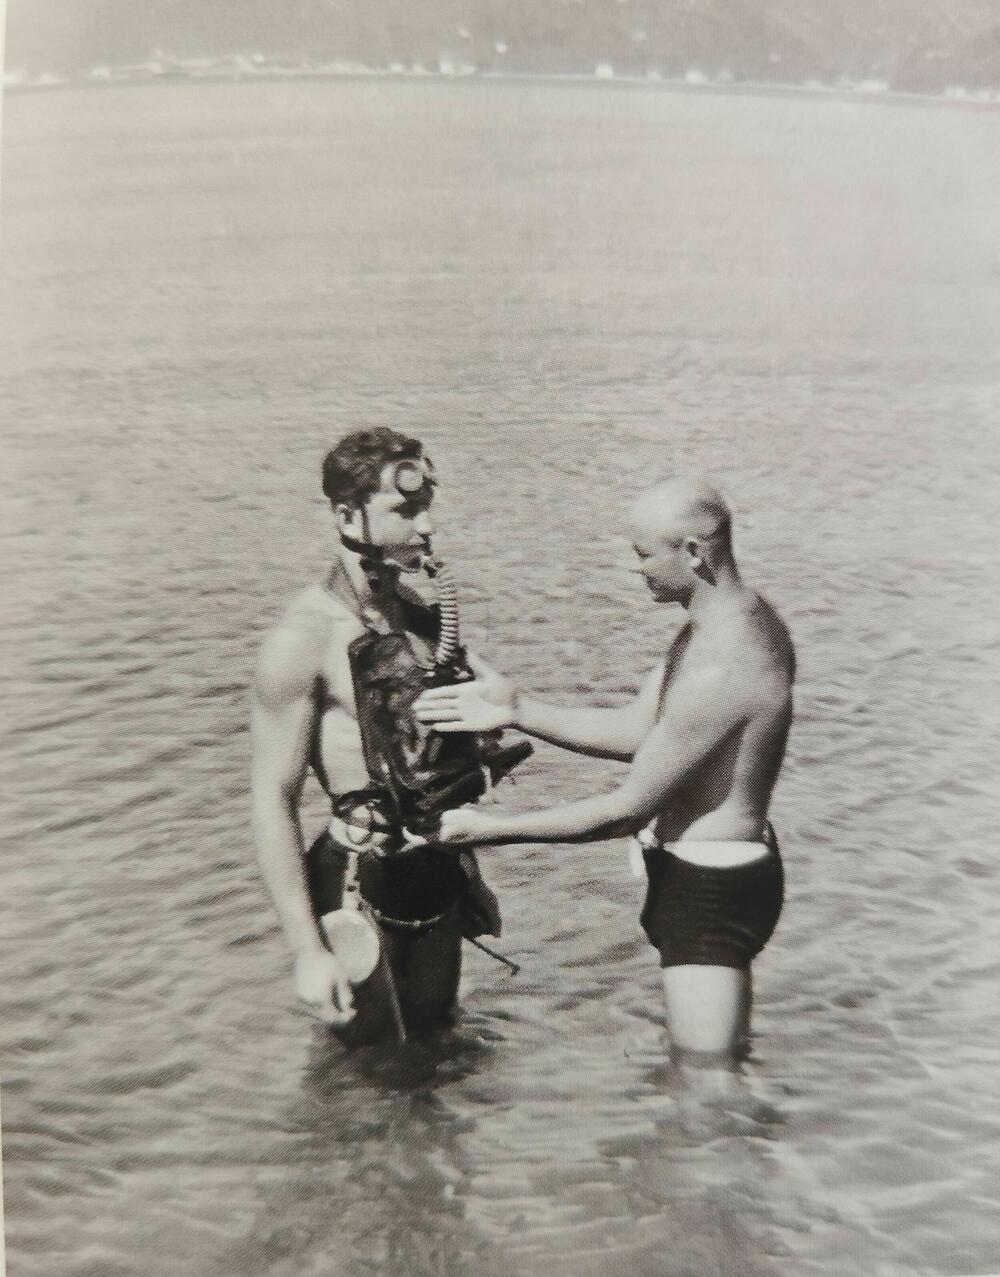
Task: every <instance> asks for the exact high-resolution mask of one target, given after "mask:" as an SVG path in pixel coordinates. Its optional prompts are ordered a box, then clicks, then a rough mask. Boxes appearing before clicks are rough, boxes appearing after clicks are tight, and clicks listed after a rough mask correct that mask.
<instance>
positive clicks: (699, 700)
mask: <svg viewBox="0 0 1000 1277" xmlns="http://www.w3.org/2000/svg"><path fill="white" fill-rule="evenodd" d="M671 702H672V703H671ZM671 702H668V709H667V710H666V712H665V713H664V715H663V717H662V718H661V719H660V720H659V722H657V723H656V724H655V726H654V727H653V729H652V731H651V732H650V733H649V735H648V736H647V738H646V740H645V741H644V742H643V744H642V746H641V748H640V749H639V751H638V753H637V754H636V756H635V761H634V762H633V764H632V767H631V768H630V770H629V773H628V775H627V776H626V778H625V780H624V781H623V783H622V784H621V785H619V786H618V788H616V789H613V790H612V791H611V792H610V793H607V794H599V795H597V796H596V797H594V798H584V799H581V800H580V801H578V802H573V803H565V804H563V805H561V806H559V807H553V808H552V809H551V810H549V811H537V812H527V813H525V814H524V815H506V814H504V813H502V812H501V813H493V814H491V815H487V814H486V813H484V812H480V811H477V810H475V809H474V808H472V807H461V808H459V809H458V810H457V811H451V812H446V813H445V815H444V818H443V819H442V822H441V841H442V842H449V843H457V844H464V843H477V844H478V843H505V842H591V841H594V840H596V839H599V838H606V837H614V836H617V835H620V834H623V833H627V832H631V831H633V830H636V829H639V828H641V827H642V826H643V825H644V824H646V823H647V822H648V821H649V820H650V819H651V818H652V817H653V816H654V815H655V814H656V813H657V812H659V811H662V810H663V808H664V807H665V806H666V805H667V803H668V802H669V801H670V798H671V797H672V796H673V794H674V793H676V791H677V790H678V789H679V788H680V787H681V786H682V785H683V784H684V783H685V782H686V781H687V780H688V779H689V778H690V777H691V776H692V775H693V774H694V773H695V772H696V771H697V770H698V768H699V767H700V766H702V764H703V763H704V762H705V761H706V759H708V758H709V756H710V755H711V754H712V753H713V752H714V751H715V750H716V749H718V748H719V746H720V745H721V744H722V743H723V742H724V741H725V740H726V739H727V738H728V737H729V735H730V734H731V733H732V732H733V731H735V730H736V729H737V728H738V727H740V725H741V724H742V722H743V721H744V719H745V715H746V711H745V709H744V707H743V706H742V705H741V704H740V703H739V702H738V701H737V699H736V698H735V697H734V695H733V689H732V684H731V681H730V680H729V679H727V678H726V677H725V676H724V674H723V672H722V671H720V670H711V671H702V672H700V673H699V674H697V675H694V676H690V677H689V678H687V679H686V680H685V682H684V685H683V686H682V685H681V684H680V683H679V684H678V685H677V686H675V687H674V688H673V689H672V696H671Z"/></svg>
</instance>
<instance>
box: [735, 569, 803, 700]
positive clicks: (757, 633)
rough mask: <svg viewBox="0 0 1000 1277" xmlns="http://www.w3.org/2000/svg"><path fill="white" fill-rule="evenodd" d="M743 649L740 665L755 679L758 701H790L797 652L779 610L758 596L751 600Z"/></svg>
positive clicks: (742, 642)
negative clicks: (788, 698) (787, 698)
mask: <svg viewBox="0 0 1000 1277" xmlns="http://www.w3.org/2000/svg"><path fill="white" fill-rule="evenodd" d="M740 646H741V649H742V650H741V658H742V659H741V662H740V663H741V665H742V666H743V670H744V673H745V674H747V675H751V676H752V679H753V684H752V685H753V687H755V689H756V692H757V695H758V697H760V698H761V699H763V700H765V701H773V700H774V699H776V698H778V699H782V700H783V699H784V698H785V697H787V696H788V694H789V693H790V691H791V687H792V683H793V682H794V680H795V648H794V647H793V645H792V638H791V635H790V634H789V632H788V626H787V625H786V624H785V622H784V621H783V620H782V618H781V616H780V615H779V613H778V611H777V609H776V608H775V607H774V606H773V605H772V604H771V603H769V602H768V600H767V599H765V598H763V597H762V596H761V595H759V594H754V595H753V596H752V601H751V604H750V606H749V607H748V609H747V611H746V615H745V620H744V624H743V626H742V634H741V635H740Z"/></svg>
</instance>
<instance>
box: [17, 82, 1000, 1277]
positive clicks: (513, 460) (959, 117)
mask: <svg viewBox="0 0 1000 1277" xmlns="http://www.w3.org/2000/svg"><path fill="white" fill-rule="evenodd" d="M4 129H5V139H4V141H5V153H4V173H3V179H4V182H3V187H4V189H3V195H4V207H3V224H2V233H3V237H4V254H3V264H2V267H0V287H2V319H0V326H2V336H3V354H2V402H3V410H4V426H3V435H4V455H5V464H4V467H3V470H4V478H3V480H2V485H3V515H2V525H0V538H2V545H0V551H2V553H0V558H2V568H0V571H2V573H3V591H4V605H5V623H4V625H3V632H2V658H3V660H2V670H3V678H4V695H5V703H6V707H7V714H6V721H7V731H6V734H5V736H4V738H3V741H2V746H0V780H2V784H0V816H2V828H3V831H4V841H5V854H4V856H3V859H2V862H0V892H2V897H3V900H4V902H5V909H4V933H3V942H2V961H3V967H4V971H5V979H4V981H3V984H2V992H0V1000H2V1001H0V1006H2V1072H3V1110H4V1127H5V1130H4V1162H5V1165H4V1172H5V1179H6V1207H7V1232H8V1247H9V1265H10V1272H11V1274H12V1277H35V1275H38V1277H43V1275H44V1277H52V1275H53V1274H58V1275H60V1277H62V1275H66V1277H126V1275H127V1277H133V1275H137V1274H141V1275H142V1277H161V1275H162V1277H167V1275H169V1277H174V1275H175V1274H177V1273H179V1272H182V1273H185V1274H186V1275H188V1277H201V1275H206V1277H207V1275H209V1274H230V1273H253V1274H258V1273H261V1274H264V1273H266V1274H274V1275H275V1277H285V1275H288V1277H291V1275H293V1274H294V1275H295V1277H309V1275H311V1274H331V1273H332V1274H348V1275H352V1277H353V1275H354V1274H366V1273H372V1272H385V1273H391V1274H399V1275H401V1277H411V1275H423V1274H428V1275H430V1274H433V1275H434V1277H459V1275H464V1274H473V1273H476V1274H478V1273H483V1274H486V1275H487V1277H491V1275H492V1274H501V1273H502V1274H504V1275H505V1277H510V1275H512V1274H516V1275H518V1277H521V1275H523V1277H534V1275H535V1274H545V1275H546V1277H556V1275H557V1274H563V1273H565V1274H573V1275H574V1277H578V1275H580V1274H584V1275H586V1274H604V1273H619V1272H627V1273H629V1274H630V1275H632V1274H634V1275H643V1274H649V1275H650V1277H685V1275H688V1274H690V1275H696V1277H729V1275H730V1274H733V1273H736V1272H739V1273H741V1274H750V1275H751V1277H772V1275H774V1274H782V1275H788V1277H810V1275H812V1274H822V1275H823V1277H833V1275H835V1274H845V1275H849V1274H872V1275H874V1277H902V1275H904V1274H926V1275H928V1277H930V1275H931V1274H959V1273H981V1272H988V1271H995V1270H996V1269H998V1268H1000V1225H998V1219H997V1212H996V1197H997V1183H998V1173H1000V1155H998V1147H1000V1146H998V1136H1000V1103H998V1101H997V1085H996V1079H997V1070H998V1067H1000V1046H998V1040H997V1011H996V1007H997V1000H996V999H997V985H998V977H1000V907H998V898H1000V876H998V868H997V841H996V828H997V824H998V821H1000V795H998V786H997V782H996V776H997V765H998V757H997V755H998V749H997V744H998V735H1000V724H998V711H997V696H996V686H997V680H998V677H1000V609H998V603H997V598H998V586H1000V581H998V579H997V578H998V572H997V567H996V553H995V549H994V545H995V528H996V524H997V516H998V514H1000V508H998V507H1000V439H998V431H997V422H998V410H1000V357H998V335H1000V218H998V216H997V208H998V207H1000V115H998V114H997V113H995V112H987V111H983V112H978V111H971V110H970V111H946V110H942V109H938V108H933V109H931V108H927V107H923V106H913V105H905V104H892V105H890V104H881V105H877V106H875V105H868V104H863V103H851V102H840V101H831V100H826V101H818V100H817V101H810V100H807V99H803V100H795V101H792V100H788V99H767V98H752V97H746V98H743V97H719V98H716V97H711V96H687V95H677V94H672V93H655V92H636V91H616V90H614V89H609V90H607V91H597V90H588V89H580V88H568V87H559V88H556V87H538V88H529V87H526V86H523V85H519V86H502V85H495V86H441V85H421V86H418V85H388V84H380V83H372V84H367V85H355V84H323V85H304V84H303V85H280V86H279V85H250V86H238V85H237V86H231V85H230V86H203V87H197V86H186V87H185V86H174V87H163V88H159V87H156V88H144V89H141V90H132V89H114V90H112V89H109V90H106V91H96V90H95V91H90V92H59V93H51V94H39V95H28V94H23V95H12V96H9V97H8V99H7V101H6V103H5V113H4ZM376 423H384V424H391V425H396V426H400V425H401V426H403V427H405V428H407V429H411V430H412V431H414V432H415V433H418V434H420V435H421V436H422V437H423V438H425V439H426V440H428V442H429V445H430V447H431V450H432V452H433V455H434V459H435V462H436V463H437V464H438V467H439V469H440V470H441V472H442V480H443V492H442V496H443V499H442V501H441V508H440V510H439V512H438V524H439V543H440V546H441V549H442V551H443V552H445V553H446V554H447V555H448V557H449V558H450V559H451V561H452V563H453V564H454V565H455V567H456V568H457V570H458V573H459V576H460V578H461V580H462V581H463V583H464V586H465V594H464V598H465V605H464V616H465V619H466V625H467V631H468V634H469V636H470V637H471V638H472V639H473V640H474V641H475V642H476V644H477V646H479V647H480V648H481V649H482V650H483V651H485V652H487V653H489V654H491V655H492V656H494V658H495V659H496V660H497V661H498V662H499V663H500V664H502V665H503V666H504V667H505V668H507V669H509V670H510V671H511V672H512V673H513V674H515V675H516V676H518V677H519V678H520V679H522V680H523V681H524V683H525V685H527V686H529V687H531V688H533V689H535V690H537V691H539V692H541V693H543V694H546V695H549V696H551V697H553V698H555V699H575V700H578V701H580V702H598V703H606V704H614V703H618V702H619V701H620V699H621V698H622V696H623V695H624V694H626V693H627V692H628V691H629V689H631V688H632V687H633V686H634V685H635V682H636V680H637V679H638V678H639V677H640V676H641V674H642V672H643V671H644V670H645V669H646V668H648V666H649V665H651V664H652V663H653V661H654V660H655V659H656V657H657V654H658V653H659V652H660V651H661V650H662V648H663V645H664V643H665V641H666V639H667V637H668V636H669V634H670V633H671V632H672V630H673V627H674V626H675V624H676V617H675V616H673V615H672V614H671V613H669V612H664V611H662V610H659V611H658V610H657V609H656V608H655V607H654V606H653V605H652V604H651V603H650V602H649V601H648V599H647V598H645V597H643V596H642V593H641V591H640V590H639V589H638V588H637V586H636V582H635V579H634V578H633V577H631V576H629V575H628V573H627V572H626V571H625V563H626V549H627V547H626V543H625V541H624V538H623V531H624V529H623V522H622V509H623V503H624V502H625V501H626V500H627V497H628V494H629V493H630V492H631V491H632V490H633V489H634V487H635V486H636V485H637V484H644V483H646V482H648V481H649V480H651V479H652V478H654V477H656V476H657V475H659V474H661V473H668V472H670V471H671V470H672V469H675V468H676V467H677V466H695V467H699V468H707V469H709V470H710V471H711V472H713V473H714V474H715V475H716V476H717V478H718V479H719V481H720V482H721V483H722V484H723V486H724V487H725V488H726V490H727V491H728V492H729V493H730V495H731V497H732V499H733V501H734V503H735V506H736V510H737V519H736V522H737V534H738V549H739V553H740V556H741V561H742V562H743V564H744V568H745V572H746V575H747V576H748V578H749V579H751V580H753V581H755V582H759V583H760V584H761V585H762V587H763V588H764V590H765V592H766V593H768V594H769V595H770V597H771V598H772V599H773V600H774V602H775V603H776V604H777V605H778V606H779V608H780V609H781V610H782V611H783V612H784V613H785V615H786V616H787V618H788V620H789V622H790V624H791V626H792V629H793V632H794V634H795V637H796V641H797V643H798V646H799V652H800V661H801V679H800V687H799V695H798V706H799V714H798V721H797V725H796V728H795V731H794V735H793V739H792V743H791V748H790V754H789V758H788V764H787V767H786V771H785V774H784V777H783V780H782V782H781V785H780V787H779V790H778V794H777V798H776V804H775V811H774V819H775V824H776V825H777V827H778V829H779V832H780V835H781V838H782V843H783V846H784V849H785V855H786V863H787V872H788V883H789V885H788V901H787V908H786V912H785V916H784V918H783V920H782V923H781V926H780V929H779V932H778V934H777V936H776V938H775V940H774V942H773V944H772V945H771V946H770V947H769V948H768V950H767V951H766V952H765V954H764V955H763V956H762V958H761V959H760V961H759V963H758V964H757V970H756V982H757V995H758V997H757V1008H756V1020H755V1026H756V1033H757V1036H756V1041H755V1046H754V1051H753V1055H752V1058H751V1059H750V1060H749V1062H748V1063H747V1064H746V1066H745V1068H744V1069H743V1071H742V1073H741V1074H740V1075H739V1076H738V1077H735V1078H732V1079H729V1080H728V1081H725V1080H724V1079H722V1078H718V1077H715V1078H713V1077H712V1076H710V1075H708V1076H705V1077H703V1078H701V1079H700V1080H699V1081H697V1082H690V1081H687V1082H686V1081H685V1080H684V1079H682V1078H680V1077H678V1075H677V1074H676V1072H675V1071H674V1070H673V1069H672V1068H671V1066H670V1063H669V1056H668V1051H667V1044H666V1041H665V1038H664V1034H663V1031H662V1027H661V1021H660V1014H659V1007H660V1002H659V997H660V995H659V990H658V972H657V967H656V962H655V955H654V954H653V951H652V950H651V949H650V948H648V947H647V946H646V945H644V943H643V941H642V938H641V933H640V931H639V928H638V922H637V915H638V909H639V904H640V892H639V887H638V884H637V883H636V882H635V881H634V880H633V879H632V878H631V877H630V876H629V873H628V869H627V865H626V860H625V855H624V852H623V849H622V846H621V845H620V844H597V845H595V846H592V847H588V848H580V847H577V848H565V847H552V848H538V847H525V848H514V849H507V850H505V851H503V852H499V853H497V854H496V856H495V857H493V858H492V859H491V860H490V862H489V865H488V871H489V873H490V876H491V877H492V880H493V881H494V883H495V884H496V886H497V889H498V891H499V893H500V894H501V897H502V900H503V903H504V905H505V909H506V930H505V938H504V946H505V948H506V951H507V952H508V953H510V954H511V955H513V956H515V957H516V958H517V960H518V961H519V962H521V963H522V964H523V967H524V970H523V972H522V974H521V976H519V977H518V978H517V979H515V980H511V979H510V978H508V977H507V976H506V975H505V974H504V972H503V970H502V969H501V968H499V967H497V966H496V965H495V964H493V963H491V962H490V961H489V960H488V959H486V958H484V957H483V956H482V955H480V954H478V953H476V952H471V951H470V952H469V954H468V955H467V959H466V969H465V977H464V985H463V1003H464V1018H463V1020H462V1023H461V1025H460V1027H459V1031H458V1032H457V1033H456V1035H455V1036H454V1038H453V1039H451V1040H449V1041H448V1042H446V1043H444V1044H442V1045H441V1046H440V1047H439V1048H435V1049H433V1050H430V1049H425V1050H418V1049H414V1050H413V1051H411V1052H410V1053H408V1054H405V1055H403V1056H399V1055H392V1054H388V1055H386V1054H383V1055H379V1054H377V1053H369V1054H365V1053H361V1054H356V1055H353V1056H347V1055H345V1054H344V1053H343V1052H342V1051H341V1049H340V1048H339V1047H338V1046H337V1045H336V1044H335V1043H331V1042H330V1041H329V1040H328V1038H327V1037H326V1036H325V1034H324V1032H323V1031H322V1030H321V1029H319V1028H318V1027H316V1026H314V1025H313V1024H312V1023H311V1022H309V1021H307V1020H305V1019H303V1018H300V1017H299V1016H297V1015H296V1014H295V1013H294V1011H293V1008H292V1006H291V1001H290V983H289V970H288V960H287V957H286V953H285V950H284V948H283V944H282V941H281V938H280V936H279V934H278V930H277V927H276V925H275V922H274V918H273V916H272V912H271V909H270V906H269V905H268V903H267V901H266V899H265V897H264V894H263V892H262V889H261V885H260V883H259V881H258V878H257V874H256V872H255V868H254V861H253V852H252V848H251V844H250V839H249V835H248V824H247V780H246V776H247V732H246V699H247V685H248V680H249V677H250V670H251V668H252V661H253V653H254V648H255V643H256V639H257V635H258V633H259V631H260V630H261V628H262V627H263V626H265V625H267V624H268V623H269V621H270V620H271V619H272V618H273V617H274V615H275V613H276V611H277V609H278V608H279V606H280V604H281V600H282V599H283V597H284V596H285V595H287V593H288V592H289V591H290V589H292V588H294V587H295V586H297V585H298V584H299V583H302V582H304V581H307V580H309V579H310V578H311V577H312V576H313V575H314V574H316V573H317V572H318V571H319V570H320V569H321V567H322V564H323V562H324V556H325V554H326V552H327V544H326V543H325V542H324V539H323V538H324V536H325V531H324V526H325V525H324V523H323V519H322V513H323V512H322V504H321V501H319V500H318V482H317V477H318V471H317V467H318V462H319V459H320V457H321V455H322V453H323V451H324V450H325V449H326V447H328V446H329V444H330V442H331V441H332V440H333V439H334V438H335V437H336V436H337V435H338V434H339V433H341V432H343V431H344V430H345V429H347V428H349V427H354V426H358V425H361V424H376ZM524 770H525V775H524V778H523V780H522V781H521V783H520V784H519V785H518V787H517V788H516V789H513V790H508V791H507V792H508V800H509V801H514V802H517V803H518V804H520V805H522V806H527V805H530V804H531V803H533V802H537V801H540V800H545V801H550V800H552V799H553V798H555V797H556V796H558V795H564V794H572V793H585V792H592V791H593V789H594V788H597V787H600V786H601V785H604V784H608V783H610V781H611V779H612V776H613V775H617V774H619V773H618V772H617V771H614V770H613V769H612V770H610V771H609V768H608V767H607V765H605V764H601V763H595V762H588V761H586V760H574V759H572V758H569V757H567V756H560V755H559V754H558V753H557V752H556V751H554V750H549V749H546V748H540V749H539V751H538V753H537V755H536V758H535V759H534V760H533V761H532V763H531V764H530V765H529V766H528V767H527V768H526V769H524ZM322 819H323V810H322V804H321V802H320V801H319V800H318V795H317V794H316V793H315V792H312V793H310V796H309V802H308V811H307V823H308V825H309V826H310V828H317V829H318V828H319V827H320V824H321V822H322Z"/></svg>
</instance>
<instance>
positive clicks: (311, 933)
mask: <svg viewBox="0 0 1000 1277" xmlns="http://www.w3.org/2000/svg"><path fill="white" fill-rule="evenodd" d="M313 646H314V645H313V643H312V642H311V639H310V636H309V634H308V633H303V632H302V631H299V630H297V629H296V628H294V627H291V626H286V627H283V628H279V629H277V630H275V631H273V632H272V633H271V634H270V635H269V636H268V638H267V639H266V640H265V642H264V646H263V648H262V650H261V656H260V662H259V666H258V672H257V682H256V688H255V696H254V704H253V716H252V739H253V767H252V778H251V802H252V815H253V829H254V838H255V841H256V844H257V858H258V861H259V863H260V868H261V873H262V874H263V877H264V881H265V883H266V884H267V889H268V891H269V892H270V895H271V899H272V900H273V901H274V907H275V909H276V910H277V913H278V917H279V918H280V920H281V925H282V927H283V929H284V932H285V937H286V939H287V941H288V946H289V948H290V949H291V951H292V953H293V954H294V956H295V987H296V992H297V994H298V996H299V999H300V1000H301V1001H302V1002H303V1003H304V1004H305V1007H306V1009H307V1010H308V1011H309V1012H310V1013H311V1014H313V1015H317V1016H318V1017H319V1018H320V1019H322V1020H325V1021H326V1022H327V1023H329V1024H346V1023H347V1022H348V1021H349V1020H350V1019H351V1018H352V1017H353V1002H352V998H351V988H350V984H349V982H348V980H347V978H346V976H345V974H344V972H343V969H342V967H341V966H340V963H339V962H338V961H337V959H336V958H335V957H334V955H333V954H332V953H330V951H329V950H328V949H327V948H326V946H325V945H324V944H323V941H322V939H321V937H320V934H319V931H318V930H317V927H316V922H315V920H314V918H313V912H312V907H311V904H310V901H309V893H308V890H307V887H306V881H305V872H304V846H303V840H302V826H301V823H300V821H299V814H298V806H299V800H300V797H301V794H302V786H303V784H304V782H305V776H306V770H307V768H308V760H309V742H310V740H311V736H312V730H313V718H314V715H315V712H316V711H315V705H314V702H313V697H312V686H313V681H314V679H315V676H316V669H317V664H318V662H317V661H316V659H315V652H314V650H313ZM334 991H336V995H337V999H336V1003H335V1002H334V999H333V993H334ZM337 1004H339V1006H338V1005H337Z"/></svg>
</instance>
